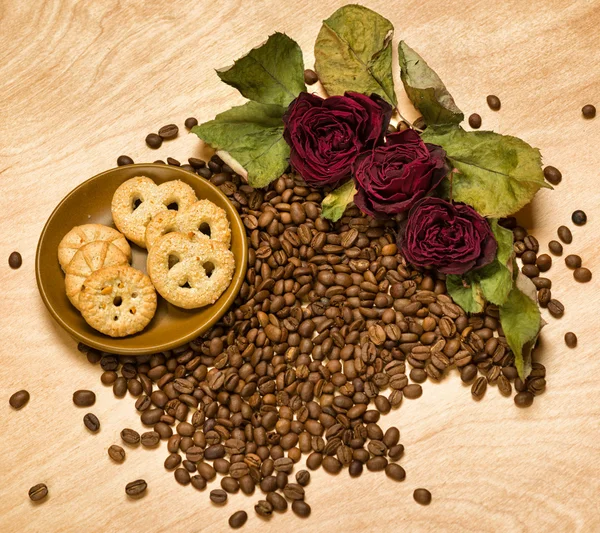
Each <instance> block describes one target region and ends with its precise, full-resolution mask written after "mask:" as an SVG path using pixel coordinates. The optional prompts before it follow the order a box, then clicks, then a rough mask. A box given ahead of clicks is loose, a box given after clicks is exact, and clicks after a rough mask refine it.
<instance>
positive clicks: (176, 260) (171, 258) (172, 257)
mask: <svg viewBox="0 0 600 533" xmlns="http://www.w3.org/2000/svg"><path fill="white" fill-rule="evenodd" d="M177 263H179V257H177V256H176V255H169V270H171V269H172V268H173V267H174V266H175V265H176V264H177Z"/></svg>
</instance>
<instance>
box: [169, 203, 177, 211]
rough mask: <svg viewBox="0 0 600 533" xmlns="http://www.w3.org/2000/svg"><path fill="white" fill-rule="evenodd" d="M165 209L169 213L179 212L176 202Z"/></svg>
mask: <svg viewBox="0 0 600 533" xmlns="http://www.w3.org/2000/svg"><path fill="white" fill-rule="evenodd" d="M167 209H170V210H171V211H179V206H178V205H177V202H173V203H172V204H169V205H168V206H167Z"/></svg>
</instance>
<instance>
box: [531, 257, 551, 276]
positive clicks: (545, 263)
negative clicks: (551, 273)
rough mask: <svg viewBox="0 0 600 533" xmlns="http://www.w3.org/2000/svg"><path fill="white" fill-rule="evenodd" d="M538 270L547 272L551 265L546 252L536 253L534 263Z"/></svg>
mask: <svg viewBox="0 0 600 533" xmlns="http://www.w3.org/2000/svg"><path fill="white" fill-rule="evenodd" d="M535 264H536V265H537V267H538V269H539V271H540V272H547V271H548V270H550V267H551V266H552V258H551V257H550V256H549V255H548V254H541V255H538V258H537V261H536V263H535Z"/></svg>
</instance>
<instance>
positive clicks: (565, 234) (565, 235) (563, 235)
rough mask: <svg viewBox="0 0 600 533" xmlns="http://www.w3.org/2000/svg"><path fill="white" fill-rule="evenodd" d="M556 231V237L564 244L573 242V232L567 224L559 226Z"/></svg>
mask: <svg viewBox="0 0 600 533" xmlns="http://www.w3.org/2000/svg"><path fill="white" fill-rule="evenodd" d="M556 233H557V234H558V238H559V239H560V240H561V241H562V242H564V243H565V244H571V243H572V242H573V234H572V233H571V230H570V229H569V228H567V226H560V227H559V228H558V231H557V232H556Z"/></svg>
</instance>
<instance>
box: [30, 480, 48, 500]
mask: <svg viewBox="0 0 600 533" xmlns="http://www.w3.org/2000/svg"><path fill="white" fill-rule="evenodd" d="M46 496H48V487H46V485H44V484H43V483H38V484H37V485H34V486H33V487H31V488H30V489H29V498H30V499H31V501H34V502H39V501H40V500H43V499H44V498H45V497H46Z"/></svg>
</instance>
